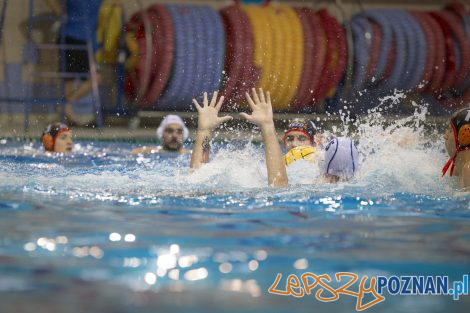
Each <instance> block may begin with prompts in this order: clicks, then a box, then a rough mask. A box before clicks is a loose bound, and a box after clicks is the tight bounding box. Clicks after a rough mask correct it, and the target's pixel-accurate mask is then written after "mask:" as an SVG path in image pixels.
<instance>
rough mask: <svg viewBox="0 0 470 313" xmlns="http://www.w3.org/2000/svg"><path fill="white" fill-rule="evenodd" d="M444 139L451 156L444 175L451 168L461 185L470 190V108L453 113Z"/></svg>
mask: <svg viewBox="0 0 470 313" xmlns="http://www.w3.org/2000/svg"><path fill="white" fill-rule="evenodd" d="M444 140H445V145H446V149H447V153H448V154H449V157H450V158H449V160H448V161H447V163H446V165H445V166H444V168H443V169H442V176H444V175H445V174H446V172H447V171H448V170H449V169H450V176H454V175H455V176H457V177H458V183H459V187H461V188H464V189H466V190H467V191H470V108H465V109H461V110H458V111H457V112H455V113H454V114H453V115H452V117H451V118H450V123H449V128H448V129H447V131H446V134H445V136H444Z"/></svg>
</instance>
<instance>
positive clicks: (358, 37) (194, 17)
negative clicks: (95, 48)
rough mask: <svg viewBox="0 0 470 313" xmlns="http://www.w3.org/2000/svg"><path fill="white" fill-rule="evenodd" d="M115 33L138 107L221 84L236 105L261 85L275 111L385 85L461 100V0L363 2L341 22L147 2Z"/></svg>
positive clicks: (465, 17) (464, 22)
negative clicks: (446, 0) (425, 8)
mask: <svg viewBox="0 0 470 313" xmlns="http://www.w3.org/2000/svg"><path fill="white" fill-rule="evenodd" d="M125 33H126V37H125V41H126V43H127V46H128V49H129V51H130V52H131V54H130V55H131V56H130V57H129V58H128V60H127V62H126V69H127V75H126V84H125V90H126V94H127V96H128V99H129V102H131V103H133V104H134V105H136V106H137V107H138V108H140V109H154V110H176V111H188V110H192V108H191V99H192V98H198V97H200V96H201V94H202V92H203V91H209V92H211V91H214V90H221V93H222V94H223V95H224V96H225V97H226V99H227V100H226V101H225V104H224V107H223V110H225V111H238V110H240V109H244V108H245V105H246V104H245V100H244V94H245V93H246V92H247V91H249V90H250V89H251V88H252V87H261V88H263V89H265V90H270V91H271V99H272V102H273V107H274V110H275V111H277V112H312V111H314V110H315V108H316V105H317V104H318V103H320V102H322V101H324V100H325V99H328V98H334V99H336V100H338V99H343V100H347V102H348V103H349V104H350V106H351V107H352V108H351V109H352V110H353V111H356V112H366V111H367V110H368V109H369V108H371V107H372V106H375V105H376V103H375V102H374V101H364V99H362V101H359V100H358V99H361V97H363V96H364V95H366V96H367V97H369V98H368V99H375V100H376V99H377V98H378V96H379V95H385V94H388V95H390V94H392V93H394V91H395V90H400V91H404V92H409V93H415V94H420V95H422V96H423V97H429V98H433V99H437V101H439V102H440V104H441V105H442V107H444V108H452V109H453V108H455V107H458V106H462V105H463V104H464V103H465V102H468V101H470V15H469V14H468V13H467V12H466V11H465V8H464V6H463V5H461V4H451V5H448V6H446V7H445V8H444V9H443V10H440V11H433V12H422V11H421V12H418V11H403V10H365V11H362V12H360V13H358V14H356V15H354V16H353V17H352V18H351V19H350V21H345V23H344V26H343V25H341V24H340V23H339V22H338V20H337V19H335V18H334V17H333V16H331V15H330V14H329V13H328V12H327V11H326V10H325V9H321V10H318V11H315V10H313V9H310V8H293V7H290V6H286V5H264V6H254V5H239V4H235V5H232V6H228V7H225V8H223V9H222V10H220V11H219V12H217V11H215V10H214V9H212V8H210V7H208V6H199V5H153V6H151V7H149V8H148V9H146V10H142V11H140V12H137V13H135V14H134V15H133V16H132V18H131V19H130V20H129V21H128V22H127V24H126V26H125ZM352 100H355V101H352ZM338 103H339V102H338ZM339 107H341V106H339ZM332 108H333V110H335V107H334V106H333V107H332Z"/></svg>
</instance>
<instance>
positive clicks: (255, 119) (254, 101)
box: [240, 88, 274, 127]
mask: <svg viewBox="0 0 470 313" xmlns="http://www.w3.org/2000/svg"><path fill="white" fill-rule="evenodd" d="M251 94H252V96H250V95H249V94H248V93H246V94H245V96H246V100H247V101H248V104H249V105H250V108H251V110H252V113H251V115H249V114H246V113H240V116H241V117H243V118H244V119H246V120H247V121H249V122H251V123H253V124H256V125H258V126H260V127H265V126H271V125H273V124H274V122H273V107H272V105H271V96H270V94H269V91H268V92H266V96H265V94H264V92H263V89H262V88H260V89H259V94H258V93H256V89H255V88H253V89H252V90H251Z"/></svg>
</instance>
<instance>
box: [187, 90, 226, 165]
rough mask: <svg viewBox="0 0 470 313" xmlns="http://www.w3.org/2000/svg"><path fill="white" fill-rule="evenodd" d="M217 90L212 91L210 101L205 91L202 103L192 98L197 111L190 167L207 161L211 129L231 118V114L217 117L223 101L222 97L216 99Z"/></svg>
mask: <svg viewBox="0 0 470 313" xmlns="http://www.w3.org/2000/svg"><path fill="white" fill-rule="evenodd" d="M217 95H218V93H217V91H216V92H214V94H213V96H212V99H211V102H210V103H209V101H208V100H207V92H205V93H204V101H203V105H202V106H201V105H199V103H198V102H197V101H196V100H195V99H193V103H194V106H195V107H196V110H197V112H198V119H197V132H196V142H195V143H194V147H193V152H192V155H191V164H190V167H191V168H199V167H200V166H201V164H202V163H208V162H209V152H210V140H211V137H212V131H213V130H214V129H215V128H216V127H217V126H219V125H220V124H221V123H223V122H226V121H228V120H231V119H232V117H231V116H223V117H219V116H218V115H219V111H220V108H221V107H222V103H223V102H224V97H223V96H222V97H220V98H219V99H218V100H217Z"/></svg>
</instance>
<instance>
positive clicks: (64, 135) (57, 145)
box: [41, 123, 73, 153]
mask: <svg viewBox="0 0 470 313" xmlns="http://www.w3.org/2000/svg"><path fill="white" fill-rule="evenodd" d="M41 141H42V145H43V147H44V149H45V150H46V151H50V152H59V153H67V152H72V148H73V140H72V130H71V129H70V128H69V127H68V126H67V125H65V124H62V123H53V124H50V125H48V126H47V128H46V130H45V131H44V132H43V133H42V137H41Z"/></svg>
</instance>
